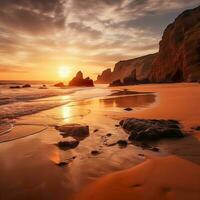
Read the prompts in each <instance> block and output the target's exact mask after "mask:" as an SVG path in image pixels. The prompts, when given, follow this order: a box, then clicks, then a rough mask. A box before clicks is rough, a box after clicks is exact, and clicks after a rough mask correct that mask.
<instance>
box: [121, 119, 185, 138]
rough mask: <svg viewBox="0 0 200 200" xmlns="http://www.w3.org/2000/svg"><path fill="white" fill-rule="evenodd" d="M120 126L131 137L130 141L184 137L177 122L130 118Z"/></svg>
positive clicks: (122, 121)
mask: <svg viewBox="0 0 200 200" xmlns="http://www.w3.org/2000/svg"><path fill="white" fill-rule="evenodd" d="M120 125H121V127H122V128H123V129H124V130H125V131H126V132H127V133H128V134H129V135H130V136H129V140H138V141H142V140H157V139H161V138H179V137H183V136H184V133H183V132H182V130H181V128H180V124H179V122H178V121H176V120H156V119H136V118H129V119H125V120H121V121H120Z"/></svg>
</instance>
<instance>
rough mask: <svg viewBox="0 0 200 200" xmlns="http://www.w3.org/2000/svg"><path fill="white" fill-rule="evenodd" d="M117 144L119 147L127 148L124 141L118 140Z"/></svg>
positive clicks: (126, 143)
mask: <svg viewBox="0 0 200 200" xmlns="http://www.w3.org/2000/svg"><path fill="white" fill-rule="evenodd" d="M117 144H118V145H119V147H121V148H125V147H127V145H128V142H127V141H126V140H118V141H117Z"/></svg>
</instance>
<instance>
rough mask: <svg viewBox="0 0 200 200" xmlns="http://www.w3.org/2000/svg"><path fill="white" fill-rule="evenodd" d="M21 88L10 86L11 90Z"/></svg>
mask: <svg viewBox="0 0 200 200" xmlns="http://www.w3.org/2000/svg"><path fill="white" fill-rule="evenodd" d="M20 88H21V87H20V86H19V85H17V86H10V89H20Z"/></svg>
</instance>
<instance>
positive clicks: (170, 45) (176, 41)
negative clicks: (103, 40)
mask: <svg viewBox="0 0 200 200" xmlns="http://www.w3.org/2000/svg"><path fill="white" fill-rule="evenodd" d="M109 73H110V72H109ZM102 75H103V74H102ZM127 77H128V79H129V80H130V79H131V78H132V80H131V82H132V83H133V81H134V80H135V81H136V83H139V82H180V81H188V82H191V81H199V80H200V6H199V7H197V8H194V9H192V10H187V11H185V12H183V13H182V14H181V15H179V16H178V17H177V18H176V19H175V21H174V22H173V23H172V24H170V25H169V26H168V27H167V28H166V29H165V31H164V34H163V37H162V40H161V41H160V44H159V52H158V53H157V54H151V55H147V56H143V57H139V58H135V59H132V60H125V61H120V62H118V63H117V64H116V65H115V67H114V71H113V72H111V75H110V80H109V81H110V82H113V81H116V80H118V81H117V83H120V81H119V80H121V83H123V82H124V80H126V79H127ZM101 78H102V76H101V75H100V76H99V77H98V79H101ZM107 81H108V79H107ZM129 82H130V81H129Z"/></svg>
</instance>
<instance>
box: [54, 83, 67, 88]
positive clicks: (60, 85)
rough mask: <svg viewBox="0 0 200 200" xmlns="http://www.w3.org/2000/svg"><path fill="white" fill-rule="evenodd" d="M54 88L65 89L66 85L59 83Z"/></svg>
mask: <svg viewBox="0 0 200 200" xmlns="http://www.w3.org/2000/svg"><path fill="white" fill-rule="evenodd" d="M54 86H55V87H60V88H62V87H65V84H64V83H63V82H59V83H56V84H55V85H54Z"/></svg>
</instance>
